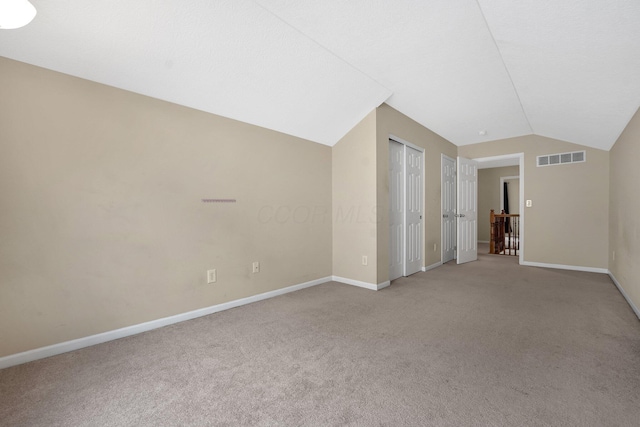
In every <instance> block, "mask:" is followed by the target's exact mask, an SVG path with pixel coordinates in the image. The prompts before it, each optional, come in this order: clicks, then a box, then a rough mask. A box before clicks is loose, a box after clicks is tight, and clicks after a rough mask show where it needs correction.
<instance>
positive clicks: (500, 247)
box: [489, 209, 520, 255]
mask: <svg viewBox="0 0 640 427" xmlns="http://www.w3.org/2000/svg"><path fill="white" fill-rule="evenodd" d="M489 222H490V225H491V240H490V241H489V253H490V254H499V255H519V254H520V215H518V214H506V213H504V210H503V211H502V213H499V214H497V213H495V212H494V210H493V209H491V214H490V215H489Z"/></svg>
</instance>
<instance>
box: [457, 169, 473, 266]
mask: <svg viewBox="0 0 640 427" xmlns="http://www.w3.org/2000/svg"><path fill="white" fill-rule="evenodd" d="M457 178H458V205H457V211H458V213H457V215H456V216H457V219H458V227H457V230H456V232H457V239H456V240H457V244H456V246H457V255H458V264H463V263H465V262H469V261H475V260H477V259H478V165H477V162H475V161H473V160H469V159H465V158H464V157H458V167H457Z"/></svg>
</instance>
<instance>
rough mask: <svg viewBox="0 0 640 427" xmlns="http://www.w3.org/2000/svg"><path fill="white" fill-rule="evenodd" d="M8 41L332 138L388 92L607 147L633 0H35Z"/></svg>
mask: <svg viewBox="0 0 640 427" xmlns="http://www.w3.org/2000/svg"><path fill="white" fill-rule="evenodd" d="M31 1H32V3H33V4H34V6H35V7H36V9H37V10H38V15H37V16H36V18H35V19H34V21H33V22H32V23H31V24H29V25H28V26H26V27H24V28H21V29H17V30H0V56H4V57H8V58H12V59H16V60H19V61H23V62H27V63H30V64H34V65H37V66H41V67H45V68H48V69H52V70H55V71H60V72H63V73H67V74H70V75H74V76H78V77H81V78H85V79H89V80H93V81H96V82H100V83H104V84H107V85H111V86H115V87H118V88H122V89H126V90H130V91H133V92H137V93H141V94H144V95H148V96H152V97H155V98H160V99H163V100H167V101H171V102H174V103H177V104H181V105H185V106H189V107H192V108H196V109H199V110H203V111H207V112H211V113H214V114H218V115H221V116H225V117H230V118H233V119H237V120H241V121H244V122H248V123H252V124H255V125H259V126H263V127H266V128H270V129H274V130H277V131H281V132H284V133H288V134H291V135H295V136H298V137H301V138H305V139H309V140H312V141H315V142H318V143H322V144H327V145H333V144H335V143H336V142H337V141H338V140H339V139H340V138H341V137H342V136H343V135H344V134H345V133H346V132H348V131H349V130H350V129H351V128H352V127H353V126H355V125H356V124H357V123H358V122H359V121H360V120H361V119H362V118H363V117H364V116H366V115H367V114H368V113H369V112H370V111H371V110H373V109H374V108H376V107H377V106H379V105H380V104H381V103H383V102H386V103H388V104H389V105H391V106H392V107H394V108H396V109H397V110H399V111H400V112H402V113H404V114H405V115H407V116H409V117H411V118H412V119H414V120H416V121H417V122H419V123H421V124H422V125H424V126H425V127H427V128H429V129H431V130H433V131H434V132H436V133H438V134H439V135H441V136H443V137H444V138H446V139H448V140H449V141H451V142H453V143H454V144H456V145H466V144H473V143H478V142H483V141H488V140H494V139H502V138H508V137H514V136H519V135H529V134H537V135H542V136H547V137H552V138H557V139H561V140H565V141H569V142H574V143H578V144H583V145H586V146H591V147H595V148H601V149H605V150H608V149H609V148H611V146H612V145H613V144H614V143H615V141H616V139H617V137H618V136H619V135H620V133H621V132H622V130H623V129H624V127H625V126H626V125H627V123H628V122H629V120H630V119H631V117H632V115H633V114H634V113H635V111H636V110H637V109H638V107H639V106H640V1H638V0H523V1H513V0H422V1H420V0H348V1H347V0H322V1H318V0H189V1H184V0H163V1H157V0H136V1H131V0H108V1H105V0H102V1H97V0H56V1H54V0H31Z"/></svg>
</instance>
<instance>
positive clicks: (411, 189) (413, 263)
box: [404, 145, 424, 276]
mask: <svg viewBox="0 0 640 427" xmlns="http://www.w3.org/2000/svg"><path fill="white" fill-rule="evenodd" d="M423 164H424V162H423V161H422V152H421V151H418V150H416V149H413V148H411V147H408V146H406V145H405V191H406V192H405V194H406V201H405V224H406V227H405V235H406V238H405V248H406V249H405V271H404V275H405V276H409V275H411V274H414V273H417V272H418V271H420V270H422V250H423V249H422V236H423V234H424V232H423V229H422V206H423V203H424V202H423V195H424V189H423V182H424V172H423Z"/></svg>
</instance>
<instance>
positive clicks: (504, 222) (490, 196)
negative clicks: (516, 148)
mask: <svg viewBox="0 0 640 427" xmlns="http://www.w3.org/2000/svg"><path fill="white" fill-rule="evenodd" d="M475 160H476V161H477V162H478V169H479V174H478V181H479V184H478V219H479V222H478V243H479V245H480V246H479V249H480V250H481V251H483V252H484V251H486V253H489V252H490V248H491V246H490V241H491V236H492V233H494V231H495V227H499V228H500V229H504V230H505V233H503V234H504V242H503V243H504V246H505V249H506V250H505V251H503V252H502V253H504V254H506V255H515V256H513V258H516V259H518V262H519V263H520V264H522V263H523V261H524V245H525V240H524V221H525V218H524V213H525V212H524V153H514V154H508V155H503V156H494V157H484V158H478V159H475ZM505 184H506V187H507V190H506V196H507V198H505ZM505 199H506V200H505ZM505 201H506V202H507V203H508V205H507V206H506V207H505ZM491 210H494V212H495V214H497V215H502V211H503V210H505V212H506V214H508V215H518V217H517V218H516V217H511V218H498V219H497V221H496V222H495V223H494V225H493V230H494V231H492V223H491V212H490V211H491ZM498 221H499V222H500V225H496V224H497V223H498ZM511 221H513V222H511ZM515 221H517V224H516V223H515ZM516 231H517V233H516ZM509 232H511V235H509ZM494 237H495V236H494ZM494 240H495V239H494ZM507 248H508V249H507ZM514 249H517V250H514Z"/></svg>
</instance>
